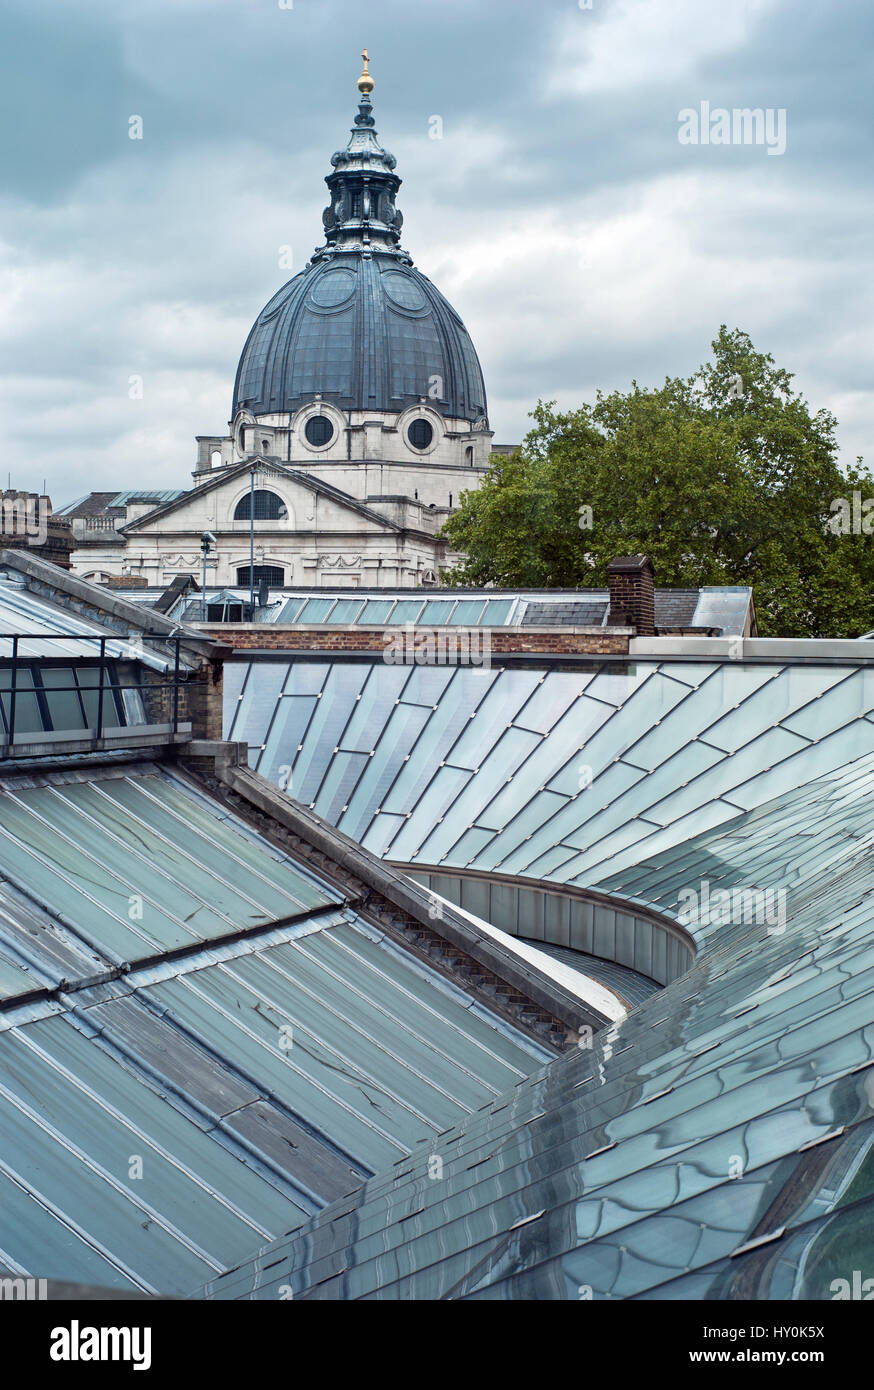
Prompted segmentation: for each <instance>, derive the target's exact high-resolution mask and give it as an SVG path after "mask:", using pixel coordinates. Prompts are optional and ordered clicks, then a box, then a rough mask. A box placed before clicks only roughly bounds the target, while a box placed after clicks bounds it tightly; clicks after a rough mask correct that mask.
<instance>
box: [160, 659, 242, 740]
mask: <svg viewBox="0 0 874 1390" xmlns="http://www.w3.org/2000/svg"><path fill="white" fill-rule="evenodd" d="M223 669H224V668H223V665H222V662H221V661H209V662H205V663H204V664H203V666H201V667H200V669H199V670H198V671H196V672H194V673H189V674H188V677H187V679H186V680H185V682H184V684H182V685H180V687H179V722H180V724H183V723H190V724H191V732H192V737H193V738H197V739H221V736H222V675H223ZM140 674H141V682H142V691H143V703H144V705H145V710H146V718H147V720H148V722H149V723H150V724H172V723H173V685H172V679H173V677H172V671H171V673H170V677H169V680H168V678H167V677H166V676H164V675H162V674H161V672H159V671H150V670H148V669H146V668H145V667H144V668H141V673H140Z"/></svg>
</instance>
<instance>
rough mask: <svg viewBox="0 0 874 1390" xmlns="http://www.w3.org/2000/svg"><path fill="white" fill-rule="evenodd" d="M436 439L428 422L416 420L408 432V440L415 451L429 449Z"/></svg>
mask: <svg viewBox="0 0 874 1390" xmlns="http://www.w3.org/2000/svg"><path fill="white" fill-rule="evenodd" d="M433 438H434V431H433V429H432V428H431V425H430V422H429V421H428V420H414V421H413V422H412V424H411V425H410V427H409V429H408V430H407V439H408V440H409V441H410V443H411V444H412V446H413V448H414V449H427V447H428V445H429V444H430V443H431V440H432V439H433Z"/></svg>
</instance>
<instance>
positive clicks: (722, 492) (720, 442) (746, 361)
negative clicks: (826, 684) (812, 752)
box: [443, 325, 874, 637]
mask: <svg viewBox="0 0 874 1390" xmlns="http://www.w3.org/2000/svg"><path fill="white" fill-rule="evenodd" d="M532 418H533V420H534V428H533V429H532V430H531V431H530V433H529V434H528V435H527V436H526V438H525V441H524V443H523V444H522V446H521V448H520V449H518V450H517V451H516V452H515V453H514V454H512V455H511V456H510V457H506V458H505V457H497V456H496V457H495V458H494V460H493V464H492V467H491V470H490V472H489V474H488V475H487V477H486V479H485V480H484V482H483V484H482V486H481V487H480V488H479V489H478V490H477V491H475V492H467V493H463V494H462V498H461V506H460V508H459V510H458V511H457V512H456V513H455V514H454V515H453V516H452V517H450V518H449V520H448V521H447V523H446V525H445V527H444V532H443V534H444V536H445V537H446V539H447V540H448V541H449V543H450V546H451V548H452V549H453V550H457V551H460V552H462V553H464V555H465V556H466V557H467V558H466V559H465V560H464V561H463V562H462V563H461V564H459V565H457V566H455V567H454V568H453V569H452V570H451V571H449V573H448V574H447V575H446V576H445V579H446V581H447V582H449V583H452V584H474V585H480V584H502V585H506V586H521V587H526V588H539V587H543V588H549V587H572V588H603V587H604V586H605V584H606V565H607V563H608V561H609V560H611V559H613V558H614V556H617V555H627V554H636V553H641V552H642V553H645V554H647V555H649V556H650V557H651V559H652V561H653V564H654V565H655V571H656V583H657V584H658V585H660V586H665V587H681V588H682V587H689V588H693V587H696V586H699V585H704V584H748V585H751V586H752V588H753V591H754V598H755V604H756V613H757V617H758V623H759V631H760V633H762V635H769V636H786V637H790V636H809V637H843V636H847V637H849V636H858V635H859V634H860V633H862V632H866V631H869V630H870V629H872V628H874V534H869V532H874V478H872V476H871V474H870V473H869V472H868V471H867V469H865V468H864V467H863V464H862V460H861V459H858V460H857V462H856V466H855V467H853V468H851V469H849V470H847V471H846V472H844V471H842V470H841V468H840V466H839V464H838V462H837V446H836V442H835V429H836V424H837V422H836V420H835V419H834V417H833V416H832V415H831V414H830V413H829V412H828V411H827V410H818V411H817V412H816V413H815V414H814V413H812V412H811V409H810V407H809V405H808V404H807V402H806V400H805V399H804V398H803V397H802V396H801V395H800V394H798V393H797V392H796V391H794V390H793V387H792V375H791V373H789V372H787V371H785V370H784V369H783V368H780V367H777V366H776V364H775V362H774V359H773V358H772V357H771V356H769V355H767V354H764V353H760V352H757V351H756V350H755V348H754V347H753V344H752V342H751V341H750V338H749V337H748V335H747V334H746V333H743V332H741V331H740V330H739V329H735V330H734V331H733V332H729V330H728V329H727V328H726V327H725V326H724V325H723V327H722V328H721V329H720V331H719V336H718V337H717V338H716V339H715V341H714V342H713V359H712V361H710V362H708V363H706V364H705V365H703V366H702V367H700V368H699V369H698V370H697V371H696V372H695V373H693V375H692V376H690V377H689V378H688V379H685V380H684V379H680V378H674V379H670V378H669V379H667V380H666V381H665V383H664V385H663V386H661V387H658V388H656V389H653V390H645V389H642V388H641V387H639V386H638V385H637V383H636V382H632V386H631V390H630V391H627V392H622V391H614V392H612V393H610V394H609V395H604V394H602V393H601V392H599V393H598V395H597V398H596V401H595V404H594V405H582V406H581V407H580V408H579V409H577V410H572V411H567V412H560V411H558V410H557V409H556V408H555V402H545V403H544V402H542V401H541V402H539V403H538V405H537V407H536V409H535V410H534V411H532ZM854 493H855V494H856V497H855V499H854V495H853V494H854ZM838 499H845V501H844V503H839V502H838ZM866 505H867V507H868V508H869V509H870V514H869V511H867V510H865V508H866Z"/></svg>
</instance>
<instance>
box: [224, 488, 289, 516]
mask: <svg viewBox="0 0 874 1390" xmlns="http://www.w3.org/2000/svg"><path fill="white" fill-rule="evenodd" d="M250 497H251V494H250V493H248V492H247V493H245V494H244V495H243V496H242V497H241V498H240V500H239V502H238V503H237V505H236V507H235V508H234V521H251V520H252V513H251V512H250V510H249V508H250ZM287 517H288V508H287V507H286V505H285V503H284V502H283V500H282V498H281V497H280V496H279V495H278V494H277V493H275V492H268V491H267V489H266V488H256V490H255V515H254V519H255V521H285V520H286V519H287Z"/></svg>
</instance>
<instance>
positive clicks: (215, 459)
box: [209, 449, 222, 468]
mask: <svg viewBox="0 0 874 1390" xmlns="http://www.w3.org/2000/svg"><path fill="white" fill-rule="evenodd" d="M221 461H222V451H221V449H213V451H212V453H211V454H210V456H209V465H210V468H220V467H221Z"/></svg>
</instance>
